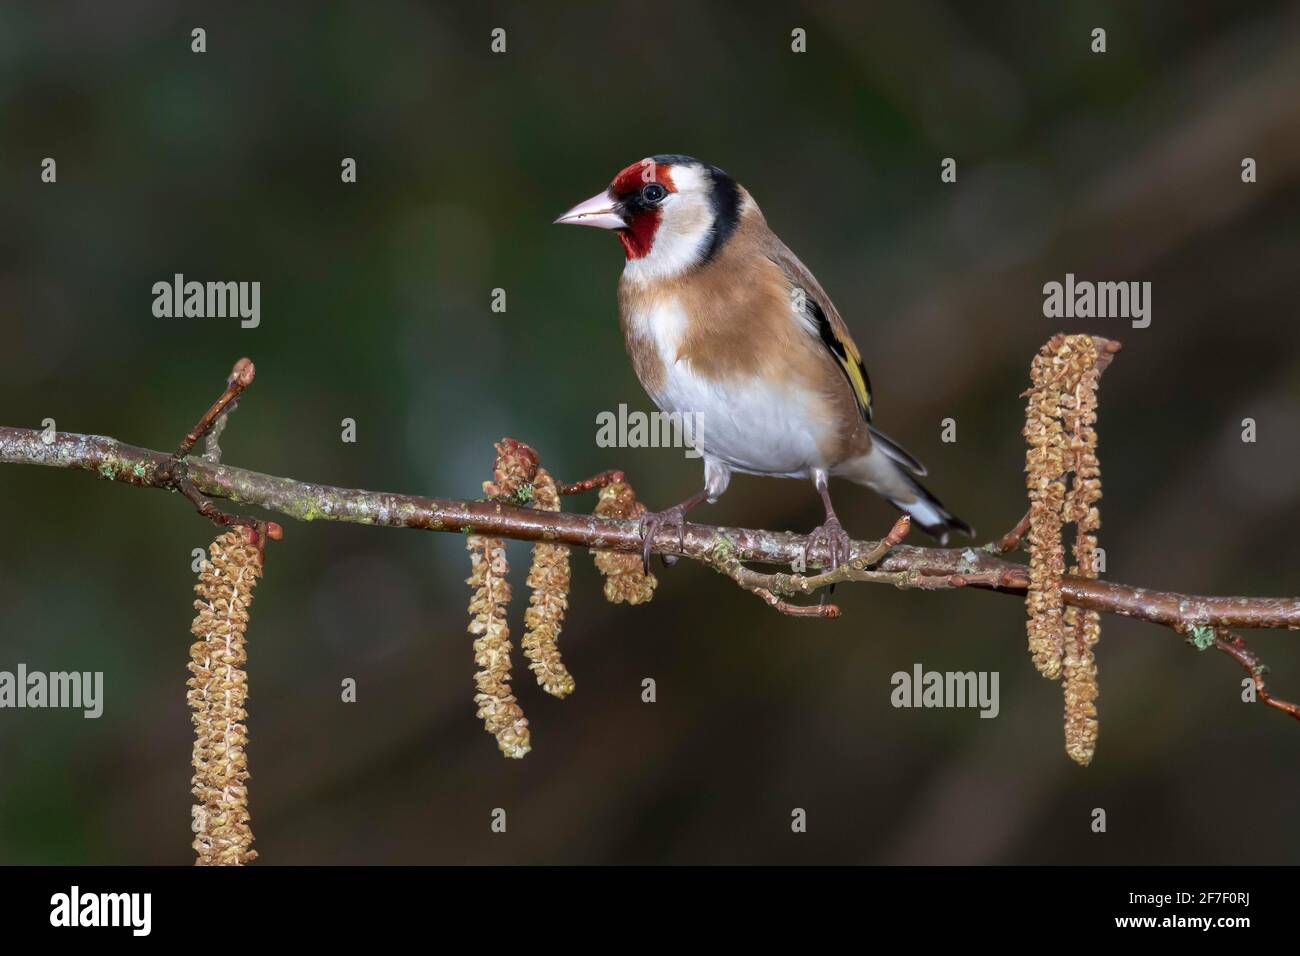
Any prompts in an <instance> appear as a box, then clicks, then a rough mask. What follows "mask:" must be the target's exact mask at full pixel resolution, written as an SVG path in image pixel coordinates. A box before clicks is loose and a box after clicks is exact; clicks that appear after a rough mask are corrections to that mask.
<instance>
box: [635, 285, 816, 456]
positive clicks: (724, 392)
mask: <svg viewBox="0 0 1300 956" xmlns="http://www.w3.org/2000/svg"><path fill="white" fill-rule="evenodd" d="M627 318H628V323H629V330H630V331H631V333H632V334H634V335H636V336H637V337H639V338H640V339H642V341H646V342H649V343H652V344H653V346H654V348H655V351H656V352H657V354H658V356H659V359H660V361H661V362H662V363H663V368H664V375H663V380H662V383H661V384H659V385H658V387H657V388H656V389H655V390H654V391H653V392H651V396H650V397H651V398H652V399H654V402H655V404H656V405H658V406H659V407H660V408H661V409H663V410H664V411H666V412H680V413H682V414H698V416H699V417H698V419H697V421H698V423H699V431H700V433H701V434H702V436H703V437H702V440H701V441H700V443H699V444H700V446H701V447H700V450H701V451H703V452H704V454H705V455H707V456H711V457H714V458H718V459H720V460H721V461H723V462H725V463H726V464H727V465H729V466H730V467H731V468H733V469H734V470H736V471H741V472H749V473H751V474H763V475H782V476H787V477H791V478H802V477H807V476H808V474H809V472H810V469H812V468H824V467H826V462H824V461H823V460H822V454H821V451H820V449H819V442H818V438H819V437H822V436H823V432H824V431H825V430H826V429H827V428H828V426H829V423H828V422H826V421H824V420H823V418H822V416H820V415H818V413H817V406H818V403H817V402H815V401H813V398H812V396H811V395H809V394H808V392H807V391H805V390H802V389H798V388H794V387H789V386H785V385H782V384H780V383H771V382H769V381H767V380H765V379H762V378H759V377H757V376H755V377H750V378H744V377H739V378H731V379H717V378H710V377H708V376H707V375H705V374H702V373H701V372H700V371H699V370H698V369H697V368H695V367H694V366H693V365H692V363H691V361H690V358H689V356H680V357H679V353H680V346H681V344H682V339H683V337H684V335H685V332H686V329H687V326H688V317H687V315H686V312H685V311H684V309H683V308H682V307H681V305H680V304H679V303H678V302H677V301H675V300H673V299H671V298H659V299H658V300H657V301H656V304H655V305H654V306H653V307H650V308H646V309H641V310H636V311H633V312H631V313H630V314H629V315H628V317H627Z"/></svg>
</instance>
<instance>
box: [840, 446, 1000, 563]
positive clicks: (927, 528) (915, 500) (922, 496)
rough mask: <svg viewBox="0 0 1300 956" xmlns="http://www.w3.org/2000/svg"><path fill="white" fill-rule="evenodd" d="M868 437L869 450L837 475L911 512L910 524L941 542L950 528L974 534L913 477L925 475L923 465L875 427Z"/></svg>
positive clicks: (945, 538)
mask: <svg viewBox="0 0 1300 956" xmlns="http://www.w3.org/2000/svg"><path fill="white" fill-rule="evenodd" d="M871 437H872V439H873V441H872V446H871V451H869V452H868V453H867V454H865V455H863V456H862V457H861V458H858V459H857V460H855V461H854V462H851V463H850V464H849V466H848V467H846V468H844V469H842V470H840V471H839V474H842V475H843V477H845V478H848V479H849V480H850V481H855V482H857V483H858V484H860V485H866V486H867V487H868V488H870V489H871V490H872V491H874V492H875V493H876V494H878V495H880V496H881V497H882V498H884V499H885V500H886V501H888V502H889V503H890V504H892V505H893V506H894V507H895V508H897V509H898V510H899V511H902V512H905V513H907V514H909V515H911V516H912V521H913V523H915V524H916V525H918V526H919V527H920V528H921V530H923V531H924V532H925V533H926V534H928V535H930V536H931V537H933V538H934V539H935V540H937V541H938V542H939V543H940V544H947V543H948V535H949V534H950V533H951V532H953V531H960V532H961V533H962V534H964V535H967V536H968V537H972V538H973V537H974V536H975V529H973V528H972V527H971V526H970V525H968V524H967V523H966V522H965V521H962V520H961V519H960V518H958V517H957V516H956V515H954V514H953V513H952V512H951V511H949V510H948V509H947V508H945V507H944V506H943V502H941V501H940V500H939V499H938V498H936V497H935V496H934V495H932V494H931V493H930V492H929V491H928V490H926V488H925V486H924V485H922V484H921V483H920V482H919V481H917V480H916V476H924V475H925V466H924V465H922V464H921V463H920V462H918V461H917V460H916V459H915V458H913V457H912V456H911V455H909V454H908V453H907V452H906V451H904V450H903V449H902V447H900V446H899V445H897V444H896V443H895V442H893V441H892V440H891V439H889V438H888V437H886V436H885V435H882V434H880V433H879V432H877V431H876V430H875V429H874V428H873V429H872V430H871Z"/></svg>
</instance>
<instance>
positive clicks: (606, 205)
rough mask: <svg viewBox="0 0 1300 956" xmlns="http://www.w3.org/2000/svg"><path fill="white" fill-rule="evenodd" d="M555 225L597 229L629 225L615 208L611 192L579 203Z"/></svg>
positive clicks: (601, 193)
mask: <svg viewBox="0 0 1300 956" xmlns="http://www.w3.org/2000/svg"><path fill="white" fill-rule="evenodd" d="M555 223H564V224H565V225H569V226H595V227H596V228H597V229H622V228H624V227H625V226H626V225H627V223H625V222H624V221H623V217H622V216H621V215H619V213H618V210H617V209H616V208H615V205H614V200H613V199H611V198H610V195H609V190H605V191H604V192H600V193H596V195H594V196H592V197H591V198H590V199H588V200H587V201H586V202H580V203H578V205H576V206H574V207H573V208H572V209H570V210H569V211H568V212H566V213H565V214H564V215H563V216H561V217H560V218H559V219H557V220H555ZM555 223H553V224H552V225H554V224H555Z"/></svg>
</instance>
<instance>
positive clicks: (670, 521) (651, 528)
mask: <svg viewBox="0 0 1300 956" xmlns="http://www.w3.org/2000/svg"><path fill="white" fill-rule="evenodd" d="M660 528H676V529H677V544H678V547H682V546H684V545H685V539H686V507H685V506H684V505H673V506H672V507H671V508H665V509H664V510H663V511H647V512H646V513H645V514H643V515H642V516H641V567H642V570H644V571H645V573H646V574H649V573H650V549H651V547H652V546H653V545H654V541H655V535H656V534H658V533H659V529H660ZM660 557H662V558H663V559H664V564H667V565H669V566H671V565H673V564H676V563H677V555H675V554H664V555H660Z"/></svg>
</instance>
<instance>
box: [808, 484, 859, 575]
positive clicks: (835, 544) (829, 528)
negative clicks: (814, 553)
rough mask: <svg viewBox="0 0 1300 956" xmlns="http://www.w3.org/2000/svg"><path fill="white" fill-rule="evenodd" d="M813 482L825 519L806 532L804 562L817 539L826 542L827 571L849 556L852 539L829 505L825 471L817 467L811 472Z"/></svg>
mask: <svg viewBox="0 0 1300 956" xmlns="http://www.w3.org/2000/svg"><path fill="white" fill-rule="evenodd" d="M813 484H814V485H816V486H817V493H818V494H819V495H821V496H822V504H824V505H825V506H826V520H825V521H824V522H823V523H822V524H821V525H820V526H819V527H816V528H813V530H812V531H811V532H809V534H808V542H807V544H805V545H804V552H803V557H804V563H805V565H806V564H807V563H808V561H809V557H810V556H809V553H808V552H809V551H810V550H812V548H813V546H814V545H816V544H817V542H818V541H825V542H826V549H827V551H829V552H830V558H831V564H830V567H829V568H826V570H827V571H834V570H835V569H836V568H838V567H839V566H840V565H841V564H843V563H844V562H845V561H847V560H848V558H849V551H850V549H851V547H852V545H853V539H852V538H850V537H849V536H848V533H847V532H845V530H844V527H843V526H842V525H841V524H840V519H839V518H837V517H835V508H834V507H833V506H832V505H831V493H830V490H829V489H828V488H827V477H826V472H824V471H822V470H821V469H817V470H816V471H814V472H813Z"/></svg>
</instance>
